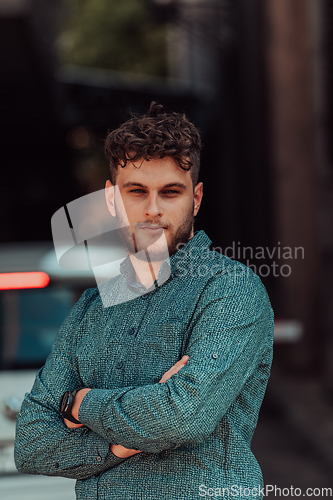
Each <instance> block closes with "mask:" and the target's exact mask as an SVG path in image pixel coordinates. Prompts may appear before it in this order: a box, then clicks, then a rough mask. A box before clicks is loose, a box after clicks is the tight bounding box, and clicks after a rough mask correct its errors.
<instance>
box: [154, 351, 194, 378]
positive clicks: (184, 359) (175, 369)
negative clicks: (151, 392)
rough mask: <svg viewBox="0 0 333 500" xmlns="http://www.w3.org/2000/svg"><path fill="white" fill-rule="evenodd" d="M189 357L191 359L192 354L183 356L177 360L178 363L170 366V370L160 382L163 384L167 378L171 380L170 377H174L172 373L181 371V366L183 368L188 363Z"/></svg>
mask: <svg viewBox="0 0 333 500" xmlns="http://www.w3.org/2000/svg"><path fill="white" fill-rule="evenodd" d="M189 359H190V356H183V357H182V359H180V360H179V361H177V363H175V364H174V365H173V366H172V367H171V368H170V370H168V371H167V372H165V373H164V375H163V377H162V378H161V380H160V381H159V384H162V383H164V382H166V381H167V380H169V378H171V377H172V375H174V374H175V373H177V372H179V370H180V369H181V368H183V366H185V365H186V363H187V362H188V360H189Z"/></svg>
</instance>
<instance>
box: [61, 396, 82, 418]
mask: <svg viewBox="0 0 333 500" xmlns="http://www.w3.org/2000/svg"><path fill="white" fill-rule="evenodd" d="M77 392H78V390H76V391H66V392H65V393H64V395H63V396H62V398H61V402H60V413H61V415H62V417H63V418H65V419H66V420H69V421H70V422H73V424H81V422H79V421H78V420H76V418H74V417H73V415H72V408H73V404H74V397H75V394H76V393H77Z"/></svg>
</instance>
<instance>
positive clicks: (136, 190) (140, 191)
mask: <svg viewBox="0 0 333 500" xmlns="http://www.w3.org/2000/svg"><path fill="white" fill-rule="evenodd" d="M130 192H131V193H136V194H137V193H139V194H141V193H144V190H143V189H140V188H137V189H131V191H130Z"/></svg>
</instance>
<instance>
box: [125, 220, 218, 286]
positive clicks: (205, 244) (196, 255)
mask: <svg viewBox="0 0 333 500" xmlns="http://www.w3.org/2000/svg"><path fill="white" fill-rule="evenodd" d="M211 243H212V241H211V240H210V238H209V237H208V236H207V234H206V233H205V232H204V231H202V230H201V231H196V232H195V233H194V236H193V238H191V239H190V241H189V242H188V243H186V244H185V245H184V246H182V247H181V248H180V249H179V250H178V251H177V252H176V253H174V254H173V255H172V256H171V257H169V258H168V259H166V260H165V261H164V262H162V265H161V268H160V271H159V273H158V277H157V280H156V281H157V283H156V282H155V283H154V284H153V285H152V287H151V289H154V288H155V287H156V286H158V284H160V283H161V284H162V283H165V282H166V281H167V280H168V278H169V277H170V267H171V276H172V277H173V278H174V277H177V276H178V273H177V268H178V265H179V263H180V262H181V264H182V266H187V265H189V264H190V263H192V264H194V263H195V262H196V261H197V260H198V259H200V256H201V255H202V253H203V252H204V251H205V250H207V249H208V248H209V246H210V245H211ZM120 274H121V275H122V276H123V278H124V279H125V281H126V282H127V283H128V284H129V285H130V286H131V287H134V288H140V287H142V286H143V285H142V284H141V283H138V282H137V281H136V273H135V271H134V267H133V265H132V262H131V259H130V258H129V256H127V257H126V259H125V260H124V261H123V262H122V263H121V264H120ZM148 291H150V289H149V290H147V292H148Z"/></svg>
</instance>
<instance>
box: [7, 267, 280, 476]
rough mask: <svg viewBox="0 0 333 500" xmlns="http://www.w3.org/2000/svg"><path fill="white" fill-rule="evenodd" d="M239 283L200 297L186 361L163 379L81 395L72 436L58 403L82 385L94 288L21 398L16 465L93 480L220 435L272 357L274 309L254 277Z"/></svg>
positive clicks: (232, 280) (23, 469) (25, 469)
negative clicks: (85, 328) (82, 349)
mask: <svg viewBox="0 0 333 500" xmlns="http://www.w3.org/2000/svg"><path fill="white" fill-rule="evenodd" d="M235 279H237V281H238V280H241V278H240V277H237V276H236V277H232V278H230V280H229V281H227V283H226V284H225V283H224V287H223V290H222V291H221V292H220V294H219V295H220V296H218V297H217V298H212V293H210V292H211V289H212V288H213V289H215V288H216V286H217V284H216V283H214V282H212V283H210V284H209V285H207V290H205V292H203V293H202V295H201V297H200V303H199V305H198V314H197V317H196V318H195V321H194V324H193V328H192V330H191V336H190V339H189V343H188V345H187V347H186V352H187V354H188V355H189V357H190V361H189V362H188V363H187V361H186V358H185V359H184V358H182V360H181V361H180V362H178V363H179V364H178V366H177V363H176V365H174V366H173V367H172V368H171V369H170V370H168V371H167V372H166V373H165V374H164V375H163V376H162V378H161V380H160V381H159V382H160V383H154V384H149V385H145V386H140V387H134V386H133V387H132V386H131V387H123V388H120V389H93V390H89V389H86V390H85V391H82V392H81V391H80V392H78V393H77V395H78V396H79V397H78V399H77V400H76V401H75V403H76V405H75V408H74V411H73V416H74V417H75V418H77V420H79V421H80V422H82V426H80V425H79V427H82V428H79V429H77V430H76V431H75V432H73V431H72V429H69V428H68V427H67V426H66V425H64V422H63V419H62V417H61V415H60V414H59V401H60V399H61V396H62V394H63V393H64V391H65V390H67V389H68V388H73V389H74V388H76V387H80V386H81V387H82V385H83V384H82V381H81V377H80V373H79V370H78V366H77V365H76V364H75V363H73V352H75V347H76V346H75V341H76V339H77V338H78V336H77V331H78V328H80V321H81V320H82V319H81V318H82V317H84V314H85V313H86V310H87V309H88V307H89V303H90V296H89V294H90V295H91V293H92V292H87V294H86V295H85V296H83V298H82V299H81V301H80V304H79V305H78V306H77V307H76V308H74V310H73V311H72V313H71V315H70V317H69V318H68V319H67V320H66V322H65V324H64V326H63V327H62V329H61V332H60V334H59V336H58V338H57V341H56V342H55V344H54V347H53V350H52V353H51V355H50V357H49V358H48V361H47V363H46V365H45V367H44V368H43V369H42V370H41V371H40V372H39V373H38V374H37V377H36V381H35V384H34V387H33V389H32V391H31V393H30V394H27V395H26V398H25V400H24V402H23V405H22V408H21V412H20V414H19V416H18V421H17V435H16V443H15V463H16V466H17V468H18V470H20V471H21V472H24V473H29V474H45V475H50V476H52V475H54V476H63V477H71V478H75V479H86V478H89V477H92V475H94V474H98V473H102V472H104V471H105V470H108V469H110V468H112V467H115V466H117V465H118V464H119V463H121V462H122V461H123V460H125V459H126V458H127V457H129V456H131V455H134V453H137V452H138V450H142V451H144V452H147V453H159V452H161V451H163V450H166V449H174V448H177V447H180V446H184V445H187V444H188V443H192V444H193V443H199V442H202V441H204V440H205V439H207V437H208V436H209V435H210V434H211V433H212V432H213V430H214V429H215V428H216V425H217V424H218V422H219V421H220V420H221V418H222V417H223V415H224V414H225V413H226V411H227V410H228V408H229V407H230V405H231V404H232V403H233V402H234V401H235V399H236V397H237V396H238V394H239V393H240V391H241V389H242V387H243V386H244V384H245V383H246V381H247V380H248V379H249V377H251V376H252V375H253V374H254V372H255V371H256V370H257V367H258V365H259V364H260V363H261V368H260V370H259V371H258V372H257V378H258V380H259V379H260V377H262V382H263V383H262V384H261V383H260V384H259V386H260V387H262V388H263V389H262V390H264V386H265V385H264V383H266V381H267V374H268V371H269V364H270V361H271V355H270V352H271V345H270V343H271V340H270V339H272V331H273V317H272V312H271V308H270V305H269V301H268V299H267V295H266V293H265V291H264V289H263V288H262V287H260V286H258V284H257V283H255V282H254V278H253V279H252V280H251V281H250V282H249V283H248V282H247V280H244V281H243V280H242V282H241V283H239V286H238V287H237V288H236V290H235ZM224 280H225V278H224ZM229 285H230V286H229ZM237 285H238V283H237ZM240 285H242V286H240ZM214 353H216V354H214ZM187 359H188V358H187ZM264 360H266V361H264ZM185 361H186V362H185ZM263 362H264V363H266V364H264V365H263V364H262V363H263ZM185 365H186V366H185ZM184 366H185V368H183V367H184ZM181 368H183V370H181ZM177 371H179V373H177ZM173 375H175V376H173ZM163 382H166V383H163ZM259 386H258V387H259ZM217 402H218V404H217ZM70 425H71V426H72V424H70ZM83 425H84V426H85V427H83ZM110 443H114V445H110ZM134 447H136V448H137V450H133V449H132V448H134ZM113 451H114V452H115V453H113Z"/></svg>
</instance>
